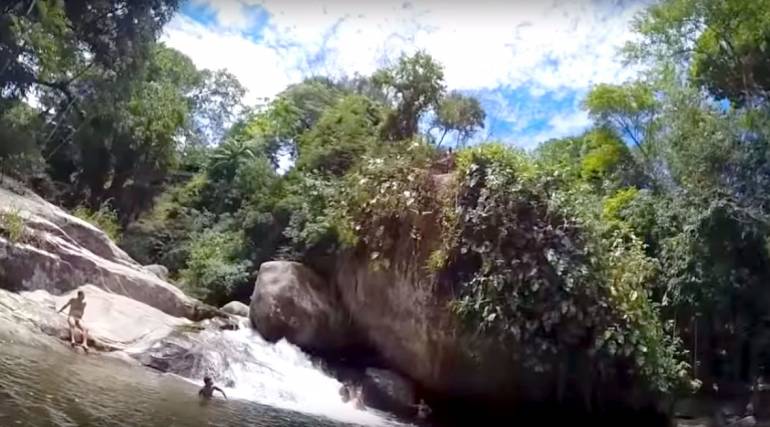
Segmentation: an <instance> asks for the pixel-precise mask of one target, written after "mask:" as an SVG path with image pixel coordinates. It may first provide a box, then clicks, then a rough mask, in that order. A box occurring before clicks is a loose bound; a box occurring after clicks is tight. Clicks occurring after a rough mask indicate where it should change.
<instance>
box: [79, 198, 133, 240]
mask: <svg viewBox="0 0 770 427" xmlns="http://www.w3.org/2000/svg"><path fill="white" fill-rule="evenodd" d="M72 215H74V216H76V217H78V218H80V219H82V220H83V221H86V222H88V223H90V224H92V225H93V226H94V227H96V228H99V229H100V230H102V231H104V233H105V234H106V235H107V236H108V237H109V238H110V239H112V240H113V241H115V242H118V241H120V237H121V232H122V229H121V227H120V222H119V221H118V214H117V212H115V210H113V209H112V208H111V207H110V206H109V205H107V204H106V203H105V204H103V205H102V206H100V207H99V209H98V210H95V211H94V210H91V209H89V208H87V207H85V206H82V205H81V206H78V207H76V208H75V209H74V210H73V211H72Z"/></svg>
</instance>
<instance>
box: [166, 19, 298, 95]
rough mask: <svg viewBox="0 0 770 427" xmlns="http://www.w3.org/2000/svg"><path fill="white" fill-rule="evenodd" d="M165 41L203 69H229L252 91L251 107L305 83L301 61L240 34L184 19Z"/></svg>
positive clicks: (173, 26)
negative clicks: (300, 67) (292, 85)
mask: <svg viewBox="0 0 770 427" xmlns="http://www.w3.org/2000/svg"><path fill="white" fill-rule="evenodd" d="M162 41H164V42H165V43H166V44H167V45H168V46H170V47H173V48H175V49H178V50H179V51H181V52H183V53H185V54H186V55H188V56H189V57H190V58H192V60H193V61H194V62H195V65H196V66H197V67H199V68H208V69H212V70H216V69H221V68H226V69H227V70H228V71H230V72H231V73H233V74H234V75H235V76H236V77H238V80H240V82H241V83H242V84H243V85H244V86H245V87H246V88H247V89H248V91H249V93H248V97H247V101H248V102H249V103H254V102H256V101H257V100H258V99H260V98H269V97H272V96H274V95H275V94H276V93H278V92H280V91H281V90H283V89H284V88H285V87H286V86H287V85H289V84H291V83H295V82H297V81H300V80H301V79H302V73H301V72H300V71H299V69H298V67H297V64H298V63H299V62H300V60H301V58H300V57H297V56H292V55H285V54H283V53H281V52H279V51H277V50H276V49H273V48H271V47H269V46H265V45H263V44H259V43H255V42H254V41H253V40H251V39H249V38H248V37H246V36H244V35H243V34H241V33H240V32H237V31H222V30H217V29H215V28H209V27H206V26H204V25H203V24H201V23H199V22H196V21H194V20H192V19H191V18H189V17H186V16H183V15H178V16H176V17H175V18H174V19H173V20H172V21H171V22H170V23H169V24H168V25H167V26H166V29H165V33H164V35H163V37H162Z"/></svg>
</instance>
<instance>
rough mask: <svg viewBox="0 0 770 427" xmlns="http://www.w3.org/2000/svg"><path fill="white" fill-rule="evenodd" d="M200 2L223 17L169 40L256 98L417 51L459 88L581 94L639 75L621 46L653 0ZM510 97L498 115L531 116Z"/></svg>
mask: <svg viewBox="0 0 770 427" xmlns="http://www.w3.org/2000/svg"><path fill="white" fill-rule="evenodd" d="M195 1H196V2H198V3H206V4H208V5H209V7H211V8H212V10H213V11H214V13H215V16H216V19H217V22H218V25H216V26H211V27H207V26H204V25H202V24H200V23H198V22H196V21H194V20H192V19H191V18H190V17H186V16H181V15H180V16H177V17H176V18H175V19H174V20H173V21H172V22H171V23H170V24H169V25H168V27H167V29H166V32H165V35H164V38H163V39H164V40H165V41H166V42H167V43H168V44H169V45H170V46H172V47H174V48H176V49H179V50H181V51H182V52H184V53H185V54H187V55H189V56H190V57H192V58H193V60H194V61H195V62H196V64H197V65H198V66H201V67H206V68H215V69H216V68H227V69H229V70H230V71H231V72H233V73H234V74H235V75H236V76H237V77H238V78H239V79H240V80H241V81H242V82H243V83H244V85H245V86H246V87H247V88H248V89H249V100H255V99H257V98H260V97H271V96H273V95H275V94H277V93H278V92H280V91H281V90H282V89H284V88H285V87H286V86H287V85H288V84H290V83H293V82H297V81H299V80H301V79H302V78H303V77H304V76H308V75H312V74H324V75H331V76H339V75H345V74H346V75H352V74H354V73H359V74H364V75H366V74H370V73H371V72H373V71H374V70H376V69H377V68H378V67H380V66H382V64H383V63H386V62H388V61H392V60H394V59H395V58H397V57H398V55H399V54H400V53H401V52H413V51H415V50H417V49H425V50H426V51H428V53H430V54H431V55H433V56H434V58H436V59H437V60H438V61H439V62H441V63H442V64H443V65H444V69H445V80H446V83H447V85H448V87H449V88H450V89H460V90H479V89H495V88H500V87H507V88H510V89H512V90H515V89H519V88H524V87H526V90H528V91H529V93H530V95H531V96H533V97H535V98H537V97H539V96H542V95H543V94H545V93H551V94H553V93H556V94H558V93H567V92H571V91H578V92H581V93H582V92H584V91H585V90H586V89H587V88H588V87H590V86H591V85H592V84H595V83H599V82H620V81H623V80H626V79H628V78H629V77H631V76H633V74H634V70H631V69H627V68H624V67H623V65H622V64H621V62H620V60H619V58H618V57H617V50H618V48H619V47H621V46H622V45H623V44H624V43H625V42H626V41H627V40H629V39H631V37H632V34H631V32H630V29H629V25H628V24H629V22H630V20H631V19H632V17H633V16H634V15H635V14H636V13H637V12H639V11H640V10H641V9H642V8H643V7H644V6H645V5H644V2H646V1H649V0H641V1H625V2H624V0H574V1H567V0H549V1H536V0H527V1H525V0H508V1H504V0H479V1H476V2H461V1H452V2H446V1H442V0H414V1H411V0H407V2H405V0H377V1H371V2H370V1H358V0H327V1H319V2H310V1H306V0H195ZM254 7H261V8H263V9H264V10H265V11H266V12H267V14H268V15H269V19H268V21H267V24H266V25H265V26H264V27H263V28H261V29H260V31H259V35H258V37H250V36H249V35H248V34H247V32H246V29H247V28H251V27H253V26H254V24H256V20H255V19H254V17H255V16H256V14H255V13H253V12H254V9H253V8H254ZM506 105H508V106H510V103H509V104H505V103H503V102H501V103H500V108H497V110H498V111H496V112H495V115H496V118H497V119H500V118H501V117H508V118H509V119H515V121H516V122H521V121H522V119H525V118H526V116H527V114H526V111H522V110H523V109H525V108H527V107H528V106H516V107H515V108H512V109H511V108H509V109H506V108H505V106H506ZM576 109H577V108H576ZM580 114H582V116H581V115H580ZM580 114H578V113H575V114H572V115H571V116H557V117H554V118H553V120H552V123H551V125H552V126H554V128H553V129H551V130H550V132H551V134H561V132H562V130H563V129H568V128H570V126H569V123H580V122H581V121H582V123H585V114H583V113H580ZM516 126H523V125H522V124H517V125H516ZM544 135H545V134H544ZM546 136H547V135H546Z"/></svg>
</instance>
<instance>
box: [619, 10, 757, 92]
mask: <svg viewBox="0 0 770 427" xmlns="http://www.w3.org/2000/svg"><path fill="white" fill-rule="evenodd" d="M768 9H770V2H768V1H767V0H758V1H742V0H726V1H715V0H699V1H694V0H667V1H664V2H661V3H660V4H656V5H654V6H652V7H651V8H650V9H649V10H648V11H647V12H646V13H644V14H642V15H641V16H640V17H639V18H638V19H637V21H636V24H635V28H636V29H637V31H638V32H639V33H640V34H641V35H642V36H643V37H642V39H641V41H639V42H637V43H635V44H633V45H631V46H629V48H628V50H629V52H631V54H632V55H631V56H632V58H634V59H642V60H643V59H647V58H654V59H655V60H658V61H672V60H673V61H676V65H677V66H679V68H684V69H689V75H690V77H691V78H692V80H693V82H694V83H696V84H697V85H699V86H702V87H704V88H706V89H708V90H709V91H710V92H711V93H712V94H713V95H714V96H716V97H719V98H727V99H730V100H731V101H733V102H735V103H736V104H737V105H742V104H745V103H747V102H754V101H755V100H758V99H765V100H766V99H767V92H768V89H770V60H768V59H767V52H766V51H767V46H768V43H770V29H769V28H770V14H769V13H768Z"/></svg>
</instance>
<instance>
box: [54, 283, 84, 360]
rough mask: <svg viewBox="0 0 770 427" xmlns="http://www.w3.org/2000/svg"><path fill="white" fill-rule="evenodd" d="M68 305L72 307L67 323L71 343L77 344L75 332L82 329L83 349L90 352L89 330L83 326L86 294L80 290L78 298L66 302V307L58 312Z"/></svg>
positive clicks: (60, 310)
mask: <svg viewBox="0 0 770 427" xmlns="http://www.w3.org/2000/svg"><path fill="white" fill-rule="evenodd" d="M67 307H69V308H70V312H69V315H68V316H67V323H68V324H69V327H70V344H71V345H72V347H75V346H76V345H77V344H76V343H75V332H76V330H80V334H81V335H82V336H83V343H82V344H81V346H82V347H83V350H85V351H86V352H88V331H87V330H86V328H84V327H83V323H82V320H83V314H84V313H85V311H86V294H85V293H83V291H78V296H77V298H71V299H70V300H69V302H67V304H64V307H62V308H60V309H59V311H58V313H61V312H62V311H64V309H65V308H67Z"/></svg>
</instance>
